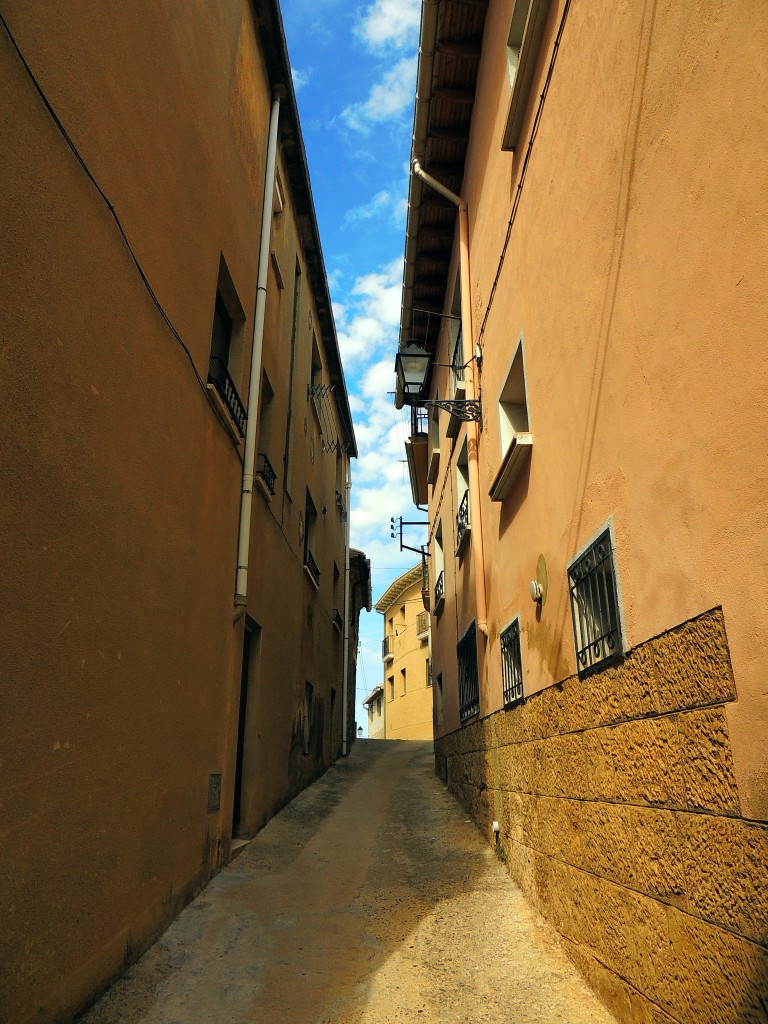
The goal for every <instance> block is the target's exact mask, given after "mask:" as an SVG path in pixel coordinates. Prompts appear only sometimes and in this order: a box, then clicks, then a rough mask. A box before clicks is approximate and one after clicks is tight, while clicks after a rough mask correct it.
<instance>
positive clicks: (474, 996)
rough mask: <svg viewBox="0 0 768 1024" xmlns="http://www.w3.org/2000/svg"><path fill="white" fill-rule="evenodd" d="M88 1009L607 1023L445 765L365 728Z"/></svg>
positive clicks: (126, 1018)
mask: <svg viewBox="0 0 768 1024" xmlns="http://www.w3.org/2000/svg"><path fill="white" fill-rule="evenodd" d="M83 1020H84V1022H85V1024H118V1022H126V1024H127V1022H130V1024H225V1022H226V1024H261V1022H268V1021H269V1022H280V1024H314V1022H317V1024H321V1022H322V1024H353V1022H354V1024H389V1022H397V1021H425V1022H426V1021H430V1022H446V1024H447V1022H467V1024H469V1022H480V1021H493V1022H495V1024H506V1022H509V1024H513V1022H514V1024H555V1022H558V1021H562V1022H568V1024H609V1022H611V1021H612V1020H613V1018H612V1017H611V1016H610V1015H609V1014H608V1012H607V1011H606V1010H605V1009H603V1008H602V1007H601V1006H600V1005H599V1004H598V1003H597V1001H596V1000H595V999H594V998H593V996H592V995H591V993H590V992H589V991H588V989H587V988H586V986H585V985H584V983H583V982H582V981H581V980H580V978H579V976H578V975H577V974H576V972H575V970H574V969H573V967H572V966H571V964H570V963H569V962H568V960H567V959H566V957H565V956H564V954H563V953H562V951H561V950H560V948H559V946H558V944H557V941H556V939H555V937H554V932H553V931H552V930H551V929H550V927H549V926H548V925H547V924H545V923H544V922H543V920H542V919H541V918H540V917H539V916H538V915H537V914H536V913H535V912H534V911H533V910H532V909H531V908H530V907H529V906H528V904H527V903H526V902H525V900H524V898H523V897H522V895H521V894H520V892H519V890H518V889H517V888H516V887H515V885H514V883H513V882H512V881H511V880H510V878H509V876H508V875H507V872H506V871H505V869H504V866H503V864H501V863H500V861H498V860H497V859H496V857H495V856H494V854H493V852H492V850H491V849H490V847H488V845H487V844H486V843H485V842H484V840H483V838H482V837H481V836H480V835H479V834H478V832H477V831H476V829H475V827H474V825H473V824H472V823H471V822H470V821H468V820H467V818H466V815H465V813H464V812H463V811H462V809H461V807H460V806H459V805H458V803H456V801H455V800H454V799H453V797H452V796H451V795H450V794H449V793H447V792H446V791H445V790H444V788H443V785H442V783H441V782H440V781H439V779H437V778H436V776H435V775H434V771H433V755H432V744H431V743H427V742H407V741H396V742H386V741H375V740H368V741H362V742H359V743H357V744H355V746H354V749H353V751H352V754H351V756H350V757H349V758H347V759H345V760H341V761H339V762H338V763H337V764H336V766H335V767H333V768H331V769H330V770H329V771H328V772H327V773H326V775H325V776H324V777H323V778H322V779H320V780H319V781H318V782H317V783H315V785H313V786H311V787H309V789H307V790H305V791H304V792H303V793H302V794H300V795H299V796H298V797H297V798H296V799H295V800H294V801H293V802H292V803H290V804H289V805H288V806H287V807H286V808H285V809H284V810H283V811H282V812H281V813H280V814H278V815H277V816H276V817H275V818H273V819H272V821H270V822H269V824H268V825H267V826H266V827H265V828H264V829H263V830H262V831H261V832H260V833H259V834H258V836H257V837H256V838H255V839H254V840H253V841H252V842H251V843H250V844H249V845H248V846H247V847H246V848H245V849H244V851H243V852H242V853H241V854H240V856H239V857H238V858H237V859H236V860H235V861H234V862H233V863H231V864H230V865H229V866H228V867H227V868H225V869H224V870H223V871H222V872H221V873H220V874H219V875H218V876H217V877H216V878H215V879H214V880H213V881H212V882H211V884H210V885H209V886H208V888H207V889H205V890H204V892H203V893H202V894H201V895H200V896H199V897H198V898H197V899H196V900H195V901H194V902H193V903H191V904H190V905H189V906H188V907H187V909H186V910H185V911H184V912H183V913H182V914H181V916H180V917H179V918H178V919H177V920H176V921H175V922H174V924H173V925H172V926H171V927H170V928H169V929H168V931H167V932H166V933H165V934H164V935H163V936H162V937H161V938H160V940H159V941H158V942H157V943H156V944H155V946H153V947H152V948H151V949H150V950H149V951H148V952H147V953H146V954H145V956H144V957H143V958H142V959H141V960H140V961H139V962H138V963H137V964H136V965H135V966H134V967H133V968H132V969H131V970H130V971H129V972H128V974H127V975H126V976H125V977H124V978H123V979H121V980H120V981H118V982H117V983H116V985H115V986H114V987H113V988H112V989H111V990H110V991H109V992H108V993H107V995H106V996H105V997H104V998H103V999H102V1000H101V1002H100V1003H98V1004H97V1005H96V1006H95V1007H94V1008H93V1009H92V1010H91V1012H90V1013H88V1014H87V1015H86V1016H85V1017H84V1018H83Z"/></svg>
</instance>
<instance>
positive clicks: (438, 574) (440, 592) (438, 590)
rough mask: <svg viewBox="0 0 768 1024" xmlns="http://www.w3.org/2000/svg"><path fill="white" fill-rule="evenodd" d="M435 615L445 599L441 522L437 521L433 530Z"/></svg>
mask: <svg viewBox="0 0 768 1024" xmlns="http://www.w3.org/2000/svg"><path fill="white" fill-rule="evenodd" d="M434 559H435V560H434V570H435V615H437V613H438V611H439V610H440V608H441V607H442V605H443V600H444V599H445V566H444V562H443V524H442V522H440V523H438V526H437V530H436V531H435V554H434Z"/></svg>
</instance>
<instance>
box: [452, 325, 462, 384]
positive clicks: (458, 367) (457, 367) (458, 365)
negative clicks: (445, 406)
mask: <svg viewBox="0 0 768 1024" xmlns="http://www.w3.org/2000/svg"><path fill="white" fill-rule="evenodd" d="M451 375H452V376H453V390H454V391H456V389H457V388H460V387H461V385H462V384H463V383H464V343H463V341H462V340H461V328H459V333H458V337H457V338H456V344H455V345H454V346H453V358H452V359H451Z"/></svg>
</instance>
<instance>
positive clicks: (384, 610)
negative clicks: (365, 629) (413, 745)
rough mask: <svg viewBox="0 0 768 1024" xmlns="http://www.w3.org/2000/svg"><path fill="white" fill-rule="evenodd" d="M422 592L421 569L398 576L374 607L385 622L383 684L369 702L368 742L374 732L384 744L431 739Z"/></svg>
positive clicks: (426, 620)
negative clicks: (396, 741)
mask: <svg viewBox="0 0 768 1024" xmlns="http://www.w3.org/2000/svg"><path fill="white" fill-rule="evenodd" d="M421 590H422V568H421V563H419V564H418V565H415V566H414V567H413V568H412V569H409V570H408V571H407V572H405V573H403V574H402V575H401V576H398V578H397V579H396V580H394V582H392V583H391V584H390V585H389V587H387V589H386V590H385V592H384V593H383V594H382V596H381V597H380V598H379V600H378V601H377V602H376V604H375V605H374V607H375V609H376V611H377V612H379V614H380V615H381V616H382V617H383V619H384V638H383V640H382V645H381V657H382V661H383V663H384V680H383V683H382V686H381V687H380V688H378V687H377V689H376V690H374V691H373V693H372V694H371V695H369V697H368V700H367V706H368V723H369V733H368V735H369V736H372V733H371V731H370V730H371V727H373V729H374V730H375V731H376V730H377V729H378V730H380V731H379V732H378V733H377V734H378V735H380V736H381V738H383V739H388V740H427V739H432V675H431V671H430V654H429V615H428V613H427V612H426V611H425V610H424V604H423V600H422V593H421ZM379 708H381V713H380V712H379Z"/></svg>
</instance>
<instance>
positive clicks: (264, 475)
mask: <svg viewBox="0 0 768 1024" xmlns="http://www.w3.org/2000/svg"><path fill="white" fill-rule="evenodd" d="M256 476H259V477H261V479H262V480H263V481H264V483H265V485H266V487H267V490H268V491H269V493H270V494H274V493H275V480H276V479H277V474H276V473H275V471H274V469H273V468H272V463H271V462H270V461H269V459H268V458H267V456H266V455H265V454H264V452H259V454H258V455H257V456H256Z"/></svg>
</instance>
